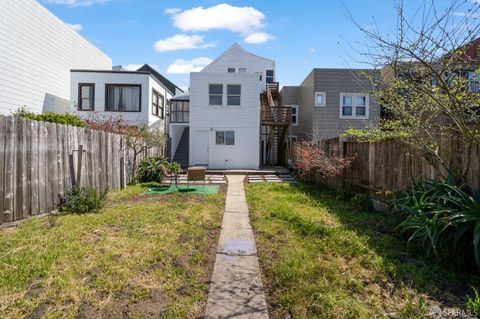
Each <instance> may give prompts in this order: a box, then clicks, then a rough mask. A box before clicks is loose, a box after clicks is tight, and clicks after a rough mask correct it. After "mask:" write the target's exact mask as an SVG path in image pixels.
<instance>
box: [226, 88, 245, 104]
mask: <svg viewBox="0 0 480 319" xmlns="http://www.w3.org/2000/svg"><path fill="white" fill-rule="evenodd" d="M241 92H242V86H241V85H237V84H228V85H227V105H230V106H240V97H241Z"/></svg>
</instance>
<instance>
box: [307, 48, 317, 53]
mask: <svg viewBox="0 0 480 319" xmlns="http://www.w3.org/2000/svg"><path fill="white" fill-rule="evenodd" d="M316 51H317V49H315V48H310V49H309V50H308V52H310V53H315V52H316Z"/></svg>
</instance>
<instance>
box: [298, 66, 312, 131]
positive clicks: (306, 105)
mask: <svg viewBox="0 0 480 319" xmlns="http://www.w3.org/2000/svg"><path fill="white" fill-rule="evenodd" d="M313 96H314V78H313V72H311V73H310V74H308V75H307V77H306V78H305V80H303V82H302V84H300V88H299V91H298V125H297V127H295V132H296V136H297V138H298V140H309V139H311V138H312V133H313V132H312V127H313V102H314V97H313Z"/></svg>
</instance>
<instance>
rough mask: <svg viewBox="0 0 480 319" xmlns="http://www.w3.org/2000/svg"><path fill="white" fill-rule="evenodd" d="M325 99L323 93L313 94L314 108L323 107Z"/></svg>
mask: <svg viewBox="0 0 480 319" xmlns="http://www.w3.org/2000/svg"><path fill="white" fill-rule="evenodd" d="M326 103H327V98H326V94H325V92H315V106H325V105H326Z"/></svg>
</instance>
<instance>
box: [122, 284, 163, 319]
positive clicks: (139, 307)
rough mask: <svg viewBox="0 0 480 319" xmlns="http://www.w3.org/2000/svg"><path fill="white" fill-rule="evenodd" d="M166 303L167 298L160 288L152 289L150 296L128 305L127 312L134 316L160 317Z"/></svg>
mask: <svg viewBox="0 0 480 319" xmlns="http://www.w3.org/2000/svg"><path fill="white" fill-rule="evenodd" d="M167 305H168V299H167V298H166V296H165V295H164V294H163V293H162V291H161V290H160V289H152V291H151V292H150V296H149V297H148V298H146V299H143V300H140V301H138V302H136V303H133V304H129V305H128V314H129V315H130V316H131V317H134V318H160V317H161V316H162V315H163V313H164V312H165V308H166V306H167Z"/></svg>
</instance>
